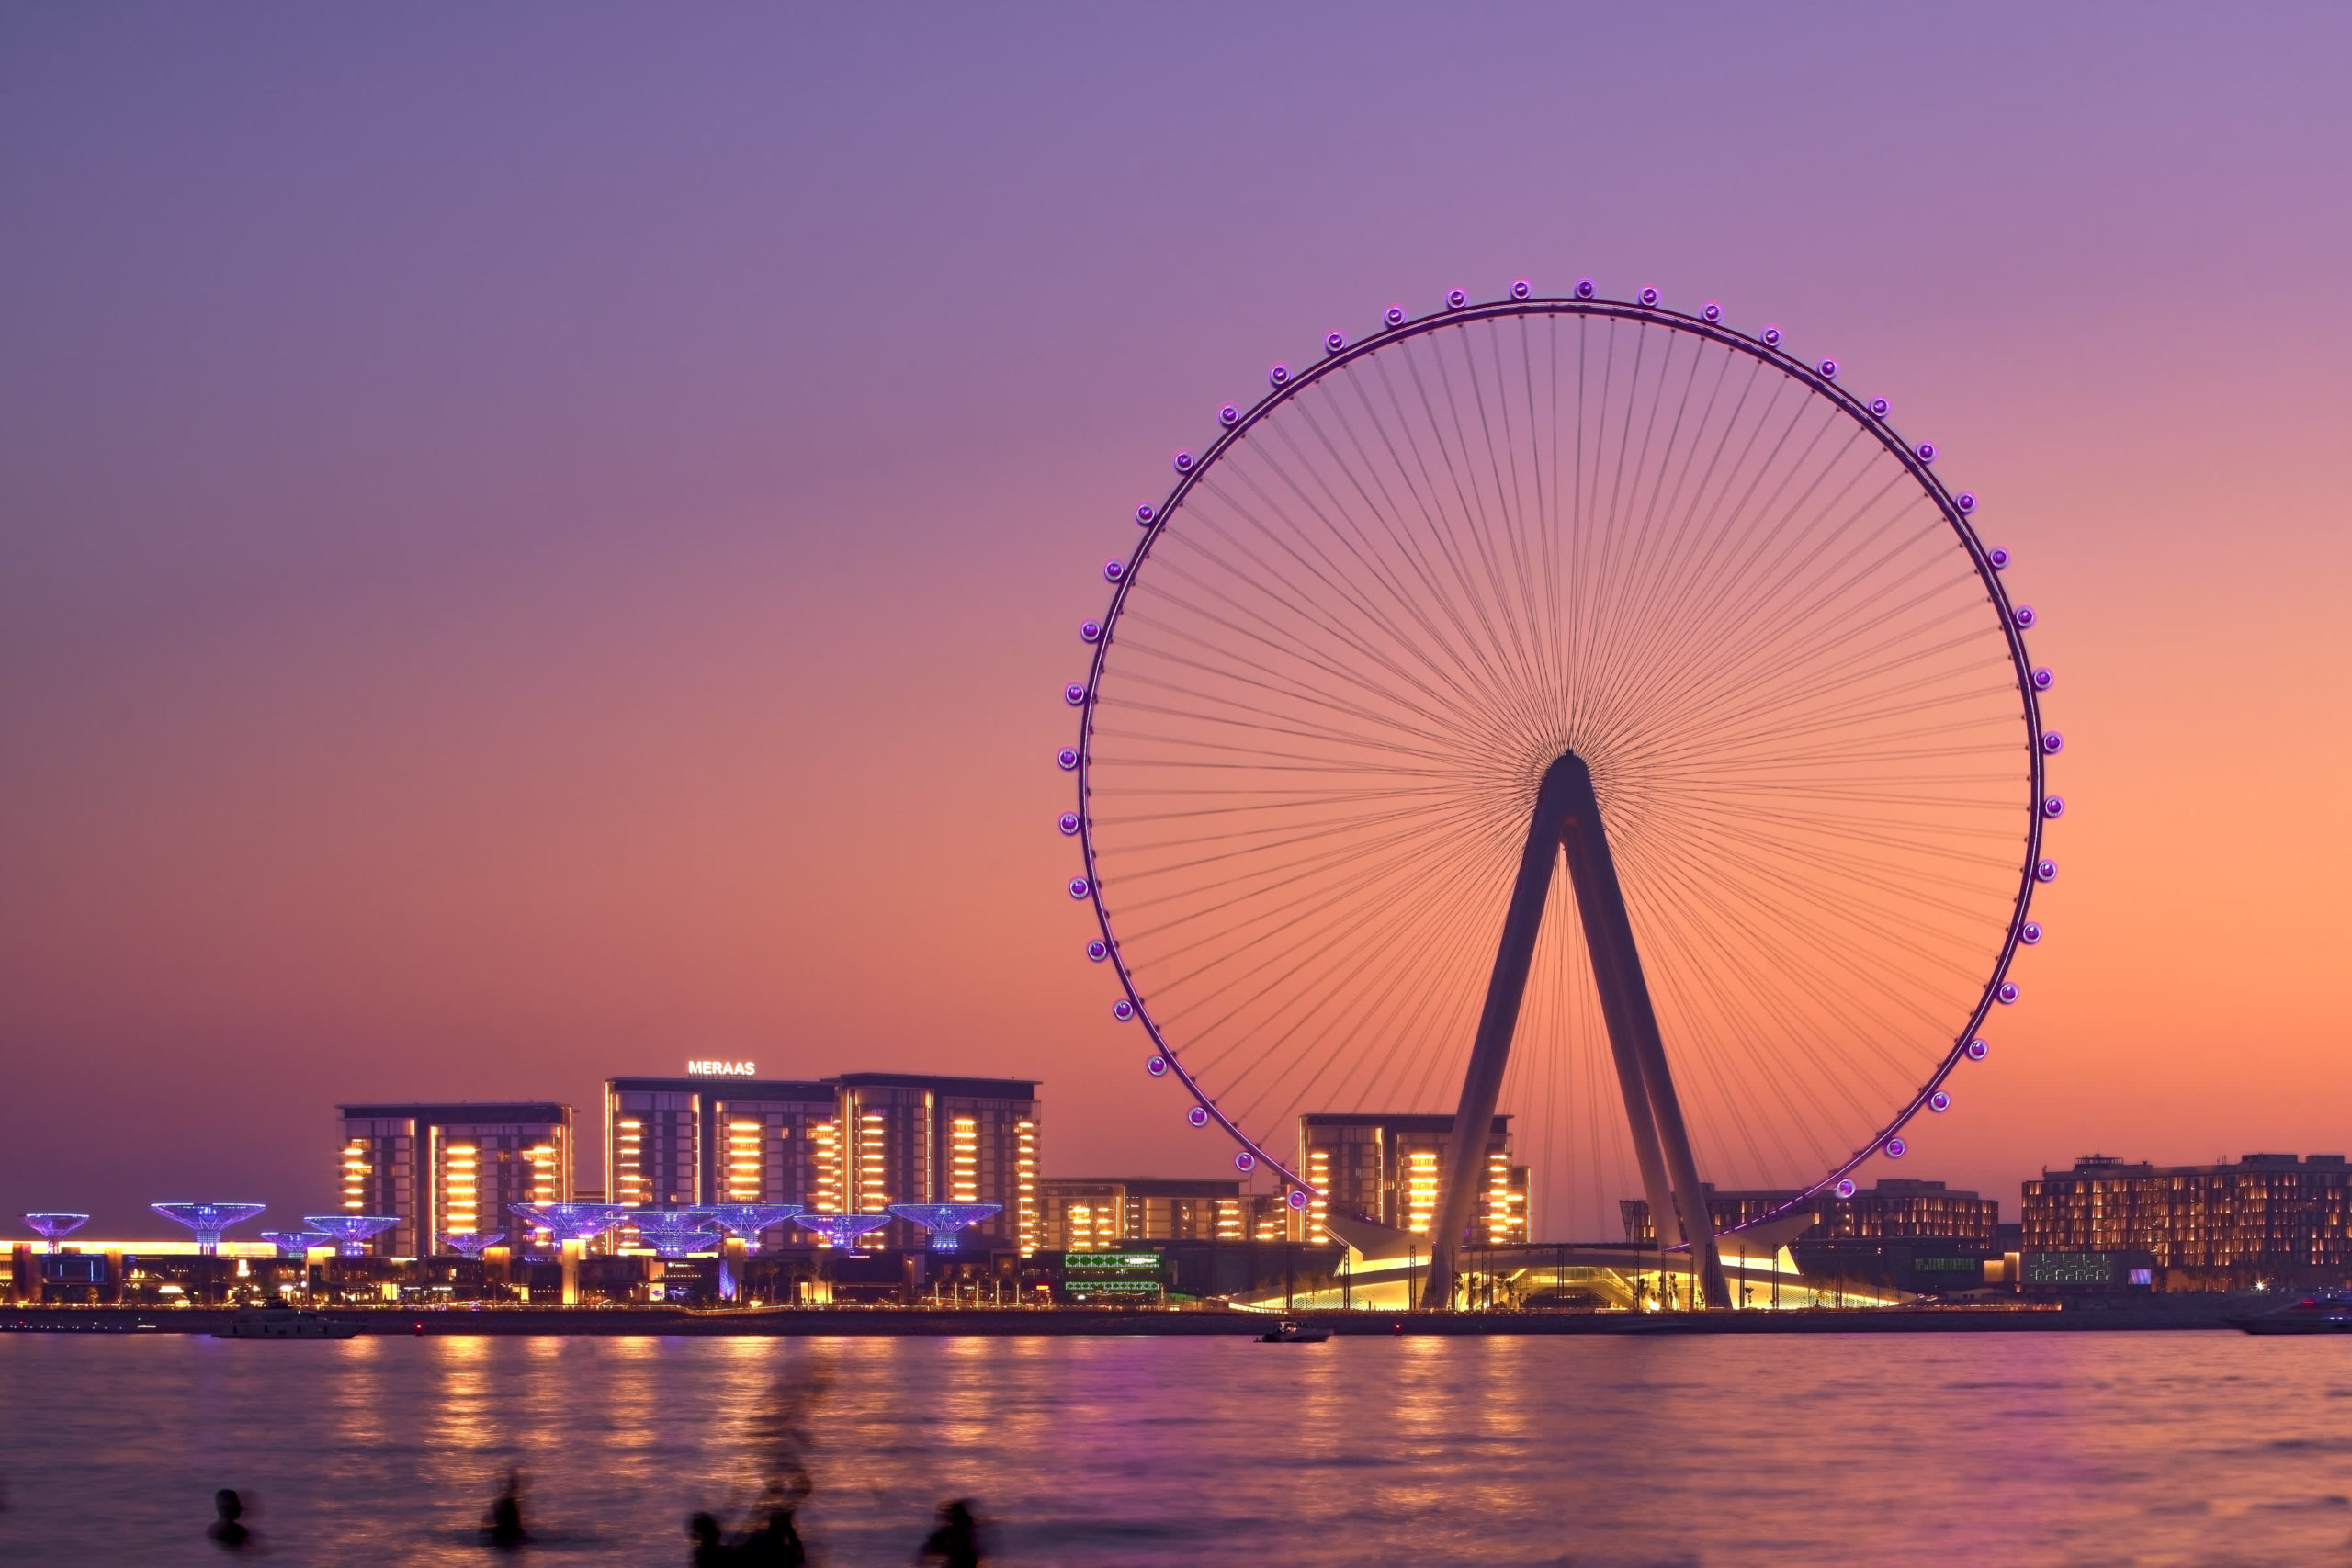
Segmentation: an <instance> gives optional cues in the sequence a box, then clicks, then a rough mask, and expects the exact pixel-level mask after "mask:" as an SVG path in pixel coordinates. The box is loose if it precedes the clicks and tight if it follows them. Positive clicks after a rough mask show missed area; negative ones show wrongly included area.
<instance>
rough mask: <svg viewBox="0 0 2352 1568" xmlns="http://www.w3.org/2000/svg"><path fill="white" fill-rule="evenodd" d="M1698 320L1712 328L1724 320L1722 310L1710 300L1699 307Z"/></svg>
mask: <svg viewBox="0 0 2352 1568" xmlns="http://www.w3.org/2000/svg"><path fill="white" fill-rule="evenodd" d="M1699 319H1700V320H1701V321H1704V322H1706V323H1707V324H1708V325H1709V326H1713V325H1714V324H1715V323H1716V322H1717V321H1722V320H1723V319H1724V308H1723V307H1722V306H1721V305H1718V304H1716V303H1715V302H1714V301H1713V299H1710V300H1708V301H1707V302H1706V303H1705V304H1703V305H1702V306H1700V307H1699Z"/></svg>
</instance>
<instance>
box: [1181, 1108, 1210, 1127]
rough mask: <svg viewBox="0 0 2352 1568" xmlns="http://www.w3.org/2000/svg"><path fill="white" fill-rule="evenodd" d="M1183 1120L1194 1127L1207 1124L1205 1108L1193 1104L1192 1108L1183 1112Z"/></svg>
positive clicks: (1207, 1118) (1207, 1114) (1207, 1115)
mask: <svg viewBox="0 0 2352 1568" xmlns="http://www.w3.org/2000/svg"><path fill="white" fill-rule="evenodd" d="M1184 1120H1185V1121H1187V1122H1191V1123H1192V1124H1193V1126H1195V1127H1205V1126H1207V1125H1208V1124H1209V1113H1208V1111H1206V1110H1204V1109H1203V1108H1202V1107H1200V1106H1197V1105H1195V1106H1194V1107H1193V1109H1191V1110H1190V1111H1186V1112H1184Z"/></svg>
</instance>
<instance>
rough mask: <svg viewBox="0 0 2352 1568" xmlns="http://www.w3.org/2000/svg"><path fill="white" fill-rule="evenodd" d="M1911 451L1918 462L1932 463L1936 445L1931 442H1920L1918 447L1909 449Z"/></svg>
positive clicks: (1934, 457)
mask: <svg viewBox="0 0 2352 1568" xmlns="http://www.w3.org/2000/svg"><path fill="white" fill-rule="evenodd" d="M1911 450H1912V451H1913V452H1914V453H1916V454H1917V456H1918V458H1919V461H1921V462H1923V463H1932V462H1934V461H1935V460H1936V444H1935V443H1934V442H1932V441H1922V442H1920V443H1919V445H1917V446H1914V447H1913V448H1911Z"/></svg>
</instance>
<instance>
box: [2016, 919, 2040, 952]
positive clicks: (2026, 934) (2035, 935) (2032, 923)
mask: <svg viewBox="0 0 2352 1568" xmlns="http://www.w3.org/2000/svg"><path fill="white" fill-rule="evenodd" d="M2018 941H2019V942H2023V943H2025V944H2026V945H2027V946H2028V947H2031V946H2032V945H2033V944H2034V943H2036V942H2040V941H2041V921H2040V920H2028V921H2027V922H2026V923H2025V924H2024V925H2022V926H2019V927H2018Z"/></svg>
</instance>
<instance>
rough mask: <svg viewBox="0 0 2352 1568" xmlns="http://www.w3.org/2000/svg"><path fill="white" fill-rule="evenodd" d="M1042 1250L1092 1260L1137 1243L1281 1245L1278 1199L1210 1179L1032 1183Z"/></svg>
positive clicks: (1283, 1231) (1283, 1221) (1286, 1229)
mask: <svg viewBox="0 0 2352 1568" xmlns="http://www.w3.org/2000/svg"><path fill="white" fill-rule="evenodd" d="M1037 1214H1038V1234H1039V1235H1040V1237H1041V1240H1040V1243H1039V1245H1040V1247H1042V1248H1043V1250H1045V1251H1047V1252H1096V1251H1101V1250H1103V1249H1105V1248H1110V1247H1125V1246H1127V1245H1128V1244H1129V1243H1132V1242H1142V1241H1285V1240H1288V1239H1289V1237H1290V1229H1291V1219H1290V1216H1291V1209H1290V1205H1289V1203H1288V1202H1287V1201H1284V1199H1283V1195H1282V1194H1281V1193H1276V1192H1244V1191H1243V1190H1241V1183H1240V1182H1238V1181H1230V1180H1219V1179H1216V1178H1214V1177H1212V1178H1209V1179H1193V1178H1183V1177H1156V1176H1151V1177H1147V1176H1131V1177H1116V1178H1081V1177H1046V1178H1043V1179H1040V1180H1039V1181H1038V1183H1037Z"/></svg>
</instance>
